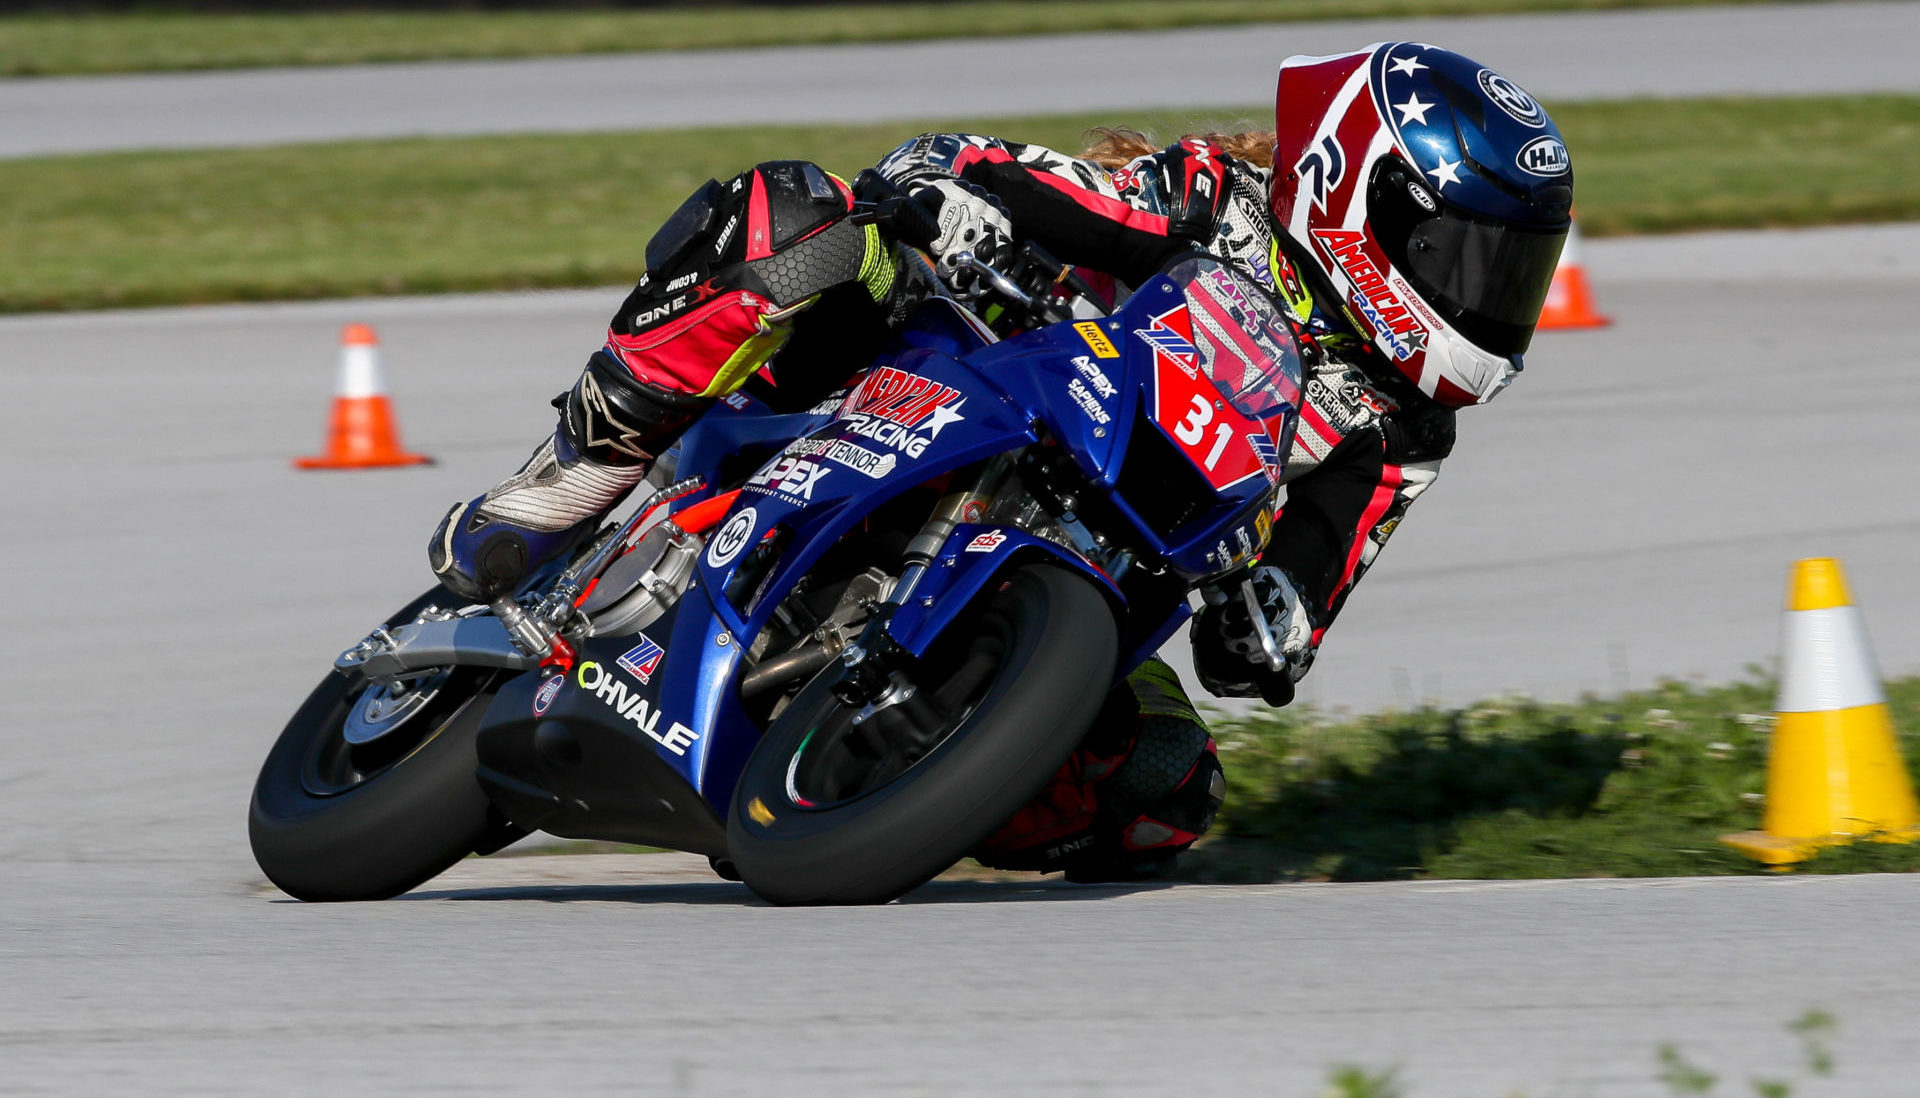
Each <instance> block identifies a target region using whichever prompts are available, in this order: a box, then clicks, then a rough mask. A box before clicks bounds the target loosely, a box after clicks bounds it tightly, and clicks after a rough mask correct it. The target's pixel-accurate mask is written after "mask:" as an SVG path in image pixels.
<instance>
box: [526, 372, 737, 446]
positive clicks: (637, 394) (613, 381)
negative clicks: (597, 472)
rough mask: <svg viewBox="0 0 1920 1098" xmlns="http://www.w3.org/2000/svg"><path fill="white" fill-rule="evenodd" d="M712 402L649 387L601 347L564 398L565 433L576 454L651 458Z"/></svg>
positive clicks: (563, 435)
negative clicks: (601, 349)
mask: <svg viewBox="0 0 1920 1098" xmlns="http://www.w3.org/2000/svg"><path fill="white" fill-rule="evenodd" d="M712 403H713V401H712V400H710V399H708V398H706V397H698V396H692V395H689V394H687V393H676V392H672V391H670V390H667V389H662V388H660V387H658V386H654V385H648V384H647V383H646V382H644V381H641V380H640V379H639V378H636V377H634V376H633V372H632V371H631V370H628V369H627V368H626V367H625V366H624V365H622V364H621V363H619V362H618V361H616V360H615V359H614V358H613V357H612V356H611V355H609V354H608V353H607V352H605V351H595V352H594V354H593V357H592V358H589V359H588V360H587V366H586V369H584V370H582V371H580V380H579V381H576V382H575V383H574V386H573V388H572V389H571V390H569V391H568V392H567V394H566V396H565V397H564V398H563V399H562V403H561V411H560V433H561V436H562V437H563V438H564V439H565V440H566V442H567V444H568V445H569V446H571V447H572V448H573V451H574V452H575V453H577V454H579V455H581V456H583V457H587V458H590V459H592V460H594V461H598V462H601V463H603V464H607V465H633V464H636V463H639V462H650V461H652V460H653V459H654V458H655V457H656V456H658V454H659V453H660V451H661V450H662V449H664V448H665V447H666V446H667V445H669V444H671V443H672V441H673V440H674V439H675V438H677V437H678V436H679V434H680V432H681V431H683V430H685V429H686V426H687V424H689V423H691V422H693V420H694V418H695V417H696V416H698V415H699V414H700V413H701V412H703V411H705V410H706V409H707V406H708V405H710V404H712Z"/></svg>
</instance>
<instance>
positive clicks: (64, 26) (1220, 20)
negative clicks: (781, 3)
mask: <svg viewBox="0 0 1920 1098" xmlns="http://www.w3.org/2000/svg"><path fill="white" fill-rule="evenodd" d="M1721 2H1726V0H1104V2H1101V3H1087V2H1084V0H1019V2H1015V0H969V2H965V3H895V4H886V5H880V4H868V5H851V4H833V5H820V6H807V7H800V8H794V7H784V8H756V7H753V6H751V5H746V4H734V3H721V4H706V5H700V6H697V7H693V6H689V7H683V8H670V9H665V10H660V9H655V10H650V11H618V10H585V11H552V10H549V11H494V12H481V11H453V12H380V11H362V12H348V13H303V14H275V15H244V14H223V15H208V14H195V13H192V12H158V13H156V12H143V13H135V14H116V15H105V14H93V15H14V16H6V17H0V76H44V75H56V74H75V73H108V72H138V71H153V70H165V69H209V68H241V67H250V66H258V65H334V64H345V63H350V62H370V61H416V60H424V59H429V58H476V57H535V56H549V55H558V54H582V53H609V52H618V51H629V50H673V49H698V48H708V47H728V46H778V45H797V44H807V43H827V42H874V41H899V40H907V39H920V38H943V37H953V36H960V35H968V36H979V35H1016V34H1044V33H1059V32H1066V31H1091V30H1145V29H1156V28H1170V27H1187V26H1206V25H1231V24H1242V23H1280V22H1290V21H1296V20H1306V19H1327V18H1343V19H1355V18H1364V17H1369V16H1380V17H1384V16H1404V15H1456V14H1479V13H1496V12H1512V11H1570V10H1590V9H1605V8H1640V7H1684V6H1690V5H1693V4H1703V3H1721ZM1734 2H1740V0H1734ZM1747 2H1754V0H1747Z"/></svg>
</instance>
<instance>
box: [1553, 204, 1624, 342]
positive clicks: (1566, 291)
mask: <svg viewBox="0 0 1920 1098" xmlns="http://www.w3.org/2000/svg"><path fill="white" fill-rule="evenodd" d="M1612 323H1613V318H1612V317H1608V316H1601V315H1600V314H1599V313H1598V312H1597V311H1595V310H1594V307H1593V290H1592V288H1591V287H1589V286H1588V285H1587V269H1586V268H1585V267H1584V266H1582V265H1581V263H1580V226H1579V225H1577V224H1576V225H1573V226H1572V227H1570V228H1569V229H1568V230H1567V245H1566V247H1564V248H1562V249H1560V265H1559V266H1557V267H1555V268H1554V269H1553V285H1552V286H1550V287H1548V288H1547V303H1546V305H1544V306H1543V307H1541V309H1540V323H1539V324H1538V325H1536V327H1539V328H1543V329H1544V328H1604V327H1606V326H1607V325H1609V324H1612Z"/></svg>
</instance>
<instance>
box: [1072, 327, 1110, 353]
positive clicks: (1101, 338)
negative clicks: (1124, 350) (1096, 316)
mask: <svg viewBox="0 0 1920 1098" xmlns="http://www.w3.org/2000/svg"><path fill="white" fill-rule="evenodd" d="M1073 330H1074V331H1076V332H1079V333H1080V338H1081V339H1084V340H1086V341H1087V350H1089V351H1092V352H1093V357H1095V358H1119V357H1120V351H1119V349H1118V348H1116V347H1115V346H1114V345H1113V341H1112V340H1110V339H1108V338H1107V333H1105V332H1103V331H1101V330H1100V325H1098V324H1096V323H1094V322H1093V321H1091V320H1082V321H1080V322H1079V323H1078V324H1075V325H1074V326H1073Z"/></svg>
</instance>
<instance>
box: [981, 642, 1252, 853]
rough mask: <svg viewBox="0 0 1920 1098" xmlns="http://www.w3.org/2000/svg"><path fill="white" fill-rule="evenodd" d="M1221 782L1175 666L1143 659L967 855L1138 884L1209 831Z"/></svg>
mask: <svg viewBox="0 0 1920 1098" xmlns="http://www.w3.org/2000/svg"><path fill="white" fill-rule="evenodd" d="M1225 798H1226V780H1225V777H1224V776H1223V775H1222V773H1221V770H1220V760H1219V756H1218V752H1217V749H1216V748H1215V746H1214V742H1213V737H1212V736H1211V735H1209V734H1208V732H1207V726H1206V724H1205V723H1204V722H1202V721H1201V719H1200V716H1199V714H1198V713H1196V712H1195V711H1194V708H1193V703H1192V702H1191V701H1189V700H1188V699H1187V693H1186V691H1185V689H1183V688H1182V687H1181V685H1180V680H1179V677H1178V676H1176V675H1175V674H1174V671H1173V669H1172V668H1171V667H1168V666H1167V665H1166V664H1165V663H1163V662H1161V661H1160V660H1158V659H1152V660H1148V661H1147V662H1146V663H1144V664H1141V665H1140V667H1139V668H1137V669H1136V670H1135V671H1134V672H1133V673H1132V674H1131V675H1128V676H1127V681H1126V682H1125V683H1123V684H1122V685H1120V686H1118V687H1115V688H1114V690H1113V692H1112V693H1110V694H1109V695H1108V696H1107V701H1106V704H1105V706H1104V707H1103V708H1102V709H1101V711H1100V715H1099V717H1097V718H1096V719H1095V721H1094V727H1093V730H1092V731H1091V732H1089V733H1088V734H1087V738H1086V740H1084V741H1083V742H1082V743H1081V746H1080V748H1079V750H1077V751H1075V752H1074V754H1073V757H1072V758H1070V759H1068V760H1067V762H1066V764H1065V765H1064V766H1062V767H1061V768H1060V771H1059V772H1058V773H1056V774H1055V775H1054V777H1053V780H1052V781H1050V782H1049V783H1048V785H1047V788H1045V789H1043V790H1041V792H1040V795H1039V796H1037V797H1035V798H1034V799H1033V800H1032V801H1031V802H1029V803H1028V804H1027V805H1026V807H1024V808H1022V809H1021V810H1020V811H1019V812H1017V813H1015V814H1014V817H1013V818H1012V819H1011V820H1008V821H1007V823H1006V824H1005V825H1004V826H1002V827H1001V828H1000V830H999V831H997V832H995V833H994V834H993V836H992V837H991V838H989V839H988V840H987V841H986V843H984V844H982V846H981V847H980V848H979V849H978V850H976V851H974V853H973V856H974V857H975V858H977V859H979V860H980V861H981V862H982V863H984V864H987V865H990V866H994V867H997V868H1002V869H1029V870H1038V871H1039V872H1042V873H1049V872H1053V871H1055V870H1064V871H1065V872H1066V875H1067V878H1068V879H1069V880H1076V881H1117V880H1141V879H1144V878H1148V877H1153V876H1157V875H1159V874H1161V873H1165V872H1166V871H1168V870H1169V869H1171V868H1173V864H1174V861H1175V860H1176V859H1177V858H1178V857H1179V856H1180V853H1181V852H1182V851H1184V850H1186V849H1187V848H1188V847H1190V846H1192V845H1193V844H1194V843H1195V842H1196V841H1198V840H1199V838H1200V837H1201V836H1202V835H1205V834H1206V833H1207V831H1208V830H1209V829H1211V828H1212V827H1213V819H1214V814H1215V813H1216V812H1217V811H1218V809H1219V807H1220V805H1221V803H1222V802H1223V801H1224V800H1225Z"/></svg>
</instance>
